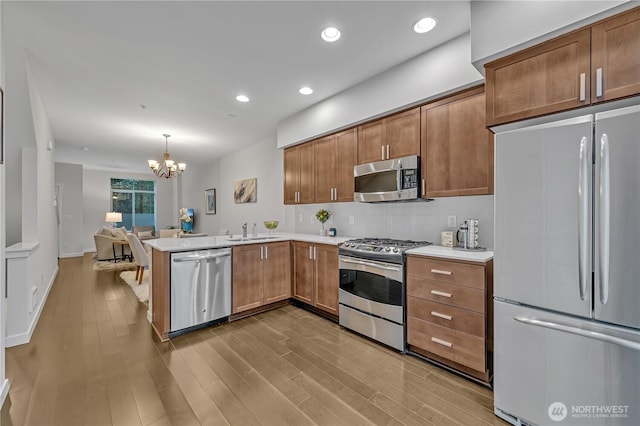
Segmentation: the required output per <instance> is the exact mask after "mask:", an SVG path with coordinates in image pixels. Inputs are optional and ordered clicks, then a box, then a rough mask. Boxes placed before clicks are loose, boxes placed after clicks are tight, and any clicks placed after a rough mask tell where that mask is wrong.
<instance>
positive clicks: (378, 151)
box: [358, 119, 386, 164]
mask: <svg viewBox="0 0 640 426" xmlns="http://www.w3.org/2000/svg"><path fill="white" fill-rule="evenodd" d="M385 129H386V127H385V124H384V119H381V120H377V121H374V122H372V123H367V124H363V125H362V126H360V127H358V164H364V163H371V162H373V161H382V160H384V159H385V156H386V148H385V147H383V145H386V135H385Z"/></svg>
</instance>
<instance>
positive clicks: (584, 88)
mask: <svg viewBox="0 0 640 426" xmlns="http://www.w3.org/2000/svg"><path fill="white" fill-rule="evenodd" d="M586 91H587V75H586V74H585V73H582V74H580V102H584V101H585V100H586V99H587V93H586Z"/></svg>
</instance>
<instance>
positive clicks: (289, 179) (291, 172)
mask: <svg viewBox="0 0 640 426" xmlns="http://www.w3.org/2000/svg"><path fill="white" fill-rule="evenodd" d="M313 151H314V144H313V142H307V143H303V144H301V145H297V146H293V147H291V148H286V149H285V150H284V203H285V204H305V203H307V204H308V203H313V200H314V199H313V197H314V169H313V167H314V161H313Z"/></svg>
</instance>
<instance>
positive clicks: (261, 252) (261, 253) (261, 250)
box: [260, 246, 264, 260]
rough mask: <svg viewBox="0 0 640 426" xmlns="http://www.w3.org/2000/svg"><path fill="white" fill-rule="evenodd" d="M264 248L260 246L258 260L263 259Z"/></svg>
mask: <svg viewBox="0 0 640 426" xmlns="http://www.w3.org/2000/svg"><path fill="white" fill-rule="evenodd" d="M263 249H264V247H263V246H260V260H262V259H264V252H263Z"/></svg>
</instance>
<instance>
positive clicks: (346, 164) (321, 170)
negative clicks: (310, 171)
mask: <svg viewBox="0 0 640 426" xmlns="http://www.w3.org/2000/svg"><path fill="white" fill-rule="evenodd" d="M357 142H358V139H357V132H356V129H355V128H353V129H349V130H345V131H344V132H340V133H337V134H335V135H331V136H327V137H325V138H322V139H318V140H316V141H315V153H314V156H315V172H316V177H315V185H316V186H315V202H316V203H330V202H336V201H353V166H355V165H356V157H357V153H358V151H357V149H358V146H357Z"/></svg>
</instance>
